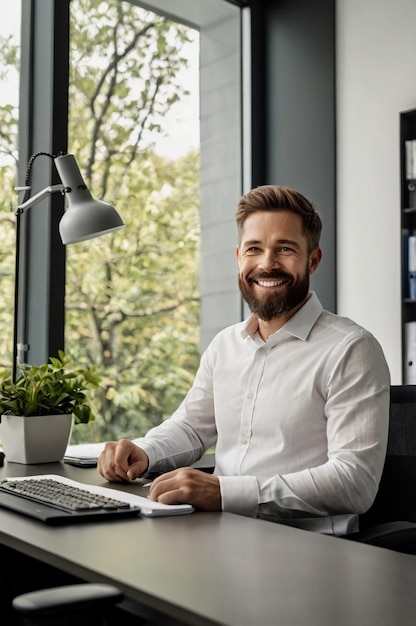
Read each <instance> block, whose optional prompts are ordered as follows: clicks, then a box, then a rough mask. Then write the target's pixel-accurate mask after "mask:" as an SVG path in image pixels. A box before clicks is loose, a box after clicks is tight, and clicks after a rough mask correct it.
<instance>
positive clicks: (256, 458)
mask: <svg viewBox="0 0 416 626" xmlns="http://www.w3.org/2000/svg"><path fill="white" fill-rule="evenodd" d="M389 392H390V377H389V371H388V368H387V364H386V361H385V358H384V355H383V352H382V349H381V347H380V345H379V343H378V342H377V341H376V339H375V338H374V337H373V336H372V335H371V334H370V333H369V332H368V331H366V330H365V329H363V328H361V327H360V326H358V325H357V324H355V323H354V322H352V321H351V320H349V319H347V318H343V317H340V316H337V315H334V314H333V313H329V312H328V311H324V310H323V308H322V305H321V303H320V302H319V300H318V298H317V296H316V295H315V294H314V293H312V295H311V297H310V298H309V300H308V301H307V302H306V303H305V304H304V306H303V307H302V308H301V309H300V310H299V311H298V312H297V313H296V314H295V315H294V316H293V317H292V318H291V319H290V320H289V321H288V322H287V323H286V324H285V325H284V326H283V327H282V328H281V329H280V330H278V331H277V332H276V333H274V334H273V335H271V336H270V337H268V339H267V341H263V340H262V339H261V337H260V335H259V334H258V321H257V318H256V317H255V316H253V315H252V316H251V317H250V318H249V319H248V321H247V322H242V323H239V324H236V325H234V326H231V327H229V328H226V329H225V330H223V331H221V332H220V333H219V334H218V335H217V336H216V337H215V338H214V340H213V341H212V342H211V344H210V345H209V347H208V348H207V350H206V351H205V353H204V354H203V355H202V358H201V363H200V367H199V369H198V372H197V374H196V377H195V381H194V384H193V386H192V388H191V389H190V391H189V393H188V394H187V396H186V398H185V399H184V401H183V402H182V404H181V405H180V407H179V408H178V410H177V411H176V412H175V413H174V414H173V416H172V417H171V418H170V419H168V420H166V421H165V422H163V423H162V424H161V425H160V426H158V427H156V428H153V429H152V430H150V431H149V432H148V434H147V435H146V437H144V438H141V439H136V440H135V443H136V444H137V445H139V446H140V447H141V448H142V449H143V450H144V451H145V452H146V453H147V455H148V457H149V461H150V465H149V470H150V471H167V470H171V469H174V468H176V467H179V466H184V465H191V464H192V463H194V462H195V461H196V460H197V459H199V458H200V457H201V456H202V454H203V453H204V452H205V450H206V449H207V448H209V447H210V446H212V445H213V444H214V443H216V451H215V458H216V467H215V474H216V475H217V476H218V477H219V481H220V487H221V497H222V506H223V510H224V511H229V512H233V513H238V514H242V515H249V516H260V517H264V518H267V519H276V520H279V519H290V518H291V517H297V516H299V515H303V516H305V515H306V516H308V515H311V516H314V515H316V516H325V515H336V514H342V513H355V514H357V513H362V512H364V511H366V510H367V509H368V508H369V507H370V505H371V503H372V502H373V499H374V497H375V495H376V492H377V488H378V483H379V480H380V476H381V472H382V468H383V463H384V458H385V453H386V446H387V434H388V420H389Z"/></svg>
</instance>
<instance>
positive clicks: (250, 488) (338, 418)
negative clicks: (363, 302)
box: [219, 334, 390, 519]
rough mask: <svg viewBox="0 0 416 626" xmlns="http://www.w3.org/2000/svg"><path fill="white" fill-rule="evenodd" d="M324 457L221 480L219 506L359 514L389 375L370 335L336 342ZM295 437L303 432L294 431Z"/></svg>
mask: <svg viewBox="0 0 416 626" xmlns="http://www.w3.org/2000/svg"><path fill="white" fill-rule="evenodd" d="M325 387H326V404H325V416H326V420H327V441H328V460H327V462H326V463H324V464H322V465H320V466H318V467H312V468H307V469H304V470H301V471H298V472H294V473H291V474H282V475H276V476H272V477H270V478H266V479H262V478H255V477H247V476H241V477H232V476H230V477H228V476H223V477H220V478H219V479H220V483H221V493H222V501H223V510H225V511H229V512H234V513H239V514H245V515H250V516H260V517H264V518H270V519H293V518H294V517H296V516H302V515H305V513H306V514H307V515H311V516H314V515H316V516H322V515H333V514H341V513H358V514H359V513H363V512H365V511H366V510H367V509H368V508H369V507H370V506H371V504H372V502H373V500H374V498H375V495H376V493H377V489H378V484H379V481H380V477H381V473H382V470H383V465H384V459H385V454H386V448H387V436H388V422H389V396H390V376H389V371H388V368H387V364H386V362H385V358H384V355H383V352H382V350H381V348H380V346H379V344H378V342H377V341H376V340H375V339H374V338H373V337H372V336H371V335H369V334H366V335H364V336H359V337H356V336H354V337H352V338H351V337H350V338H348V339H347V340H346V341H344V342H342V343H340V345H338V346H335V347H334V351H333V353H332V356H331V358H330V359H328V363H327V368H326V377H325ZM298 436H300V437H301V436H302V433H299V435H298Z"/></svg>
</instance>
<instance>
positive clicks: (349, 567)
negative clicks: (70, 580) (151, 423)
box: [0, 463, 416, 626]
mask: <svg viewBox="0 0 416 626" xmlns="http://www.w3.org/2000/svg"><path fill="white" fill-rule="evenodd" d="M37 473H48V474H49V473H61V474H63V475H66V476H68V477H70V478H72V479H75V480H78V481H84V482H90V483H95V484H106V485H107V483H104V481H102V480H101V478H100V477H99V475H98V474H97V472H96V471H95V470H94V469H92V470H91V469H88V470H85V469H78V468H74V467H71V466H69V465H64V464H60V463H57V464H48V465H39V466H23V465H17V464H9V465H8V466H7V464H6V465H5V467H4V468H3V469H2V470H1V471H0V476H3V477H4V476H18V475H19V476H21V475H25V474H37ZM107 486H108V485H107ZM126 488H127V489H128V488H129V487H126ZM0 542H1V543H4V544H6V545H8V546H10V547H12V548H14V549H16V550H19V551H21V552H23V553H25V554H27V555H30V556H33V557H35V558H36V559H38V560H39V561H43V562H45V563H49V564H51V565H53V566H55V567H58V568H59V569H62V570H64V571H66V572H68V573H70V574H73V575H75V576H77V577H79V578H81V579H83V580H85V581H94V582H108V583H111V584H115V585H116V586H118V587H119V588H120V589H121V590H122V591H123V592H124V594H125V595H126V597H127V598H129V599H131V600H133V601H134V602H135V603H139V604H140V605H142V606H144V607H147V608H149V609H152V610H156V611H157V612H158V613H162V614H165V615H166V616H170V617H172V618H174V619H177V620H179V621H180V622H182V623H184V624H194V625H197V626H204V625H213V624H223V625H230V626H231V625H233V626H280V625H282V626H326V625H328V626H329V625H330V626H333V625H334V624H336V625H337V626H393V625H394V626H396V625H397V626H407V625H409V626H410V625H412V626H413V624H414V623H415V621H416V557H414V556H408V555H403V554H399V553H395V552H391V551H388V550H384V549H381V548H374V547H372V546H365V545H360V544H356V543H354V542H348V541H346V540H343V539H336V538H334V537H325V536H322V535H317V534H314V533H309V532H307V531H302V530H298V529H295V528H289V527H285V526H279V525H278V524H272V523H269V522H264V521H260V520H253V519H248V518H244V517H240V516H236V515H231V514H224V513H193V514H192V515H186V516H182V517H169V518H157V519H146V518H140V519H137V520H134V519H133V520H122V521H117V522H112V521H111V522H105V523H100V524H85V525H82V526H67V527H62V528H50V527H48V526H46V525H44V524H42V523H40V522H35V521H32V520H30V519H28V518H25V517H21V516H19V515H17V514H14V513H11V512H7V511H5V510H1V509H0ZM166 623H169V622H168V619H167V621H166Z"/></svg>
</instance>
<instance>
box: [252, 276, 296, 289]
mask: <svg viewBox="0 0 416 626" xmlns="http://www.w3.org/2000/svg"><path fill="white" fill-rule="evenodd" d="M253 282H255V283H256V285H259V286H260V287H266V288H270V287H280V286H281V285H286V284H287V283H288V282H289V281H288V280H287V279H283V278H282V279H279V280H254V281H253Z"/></svg>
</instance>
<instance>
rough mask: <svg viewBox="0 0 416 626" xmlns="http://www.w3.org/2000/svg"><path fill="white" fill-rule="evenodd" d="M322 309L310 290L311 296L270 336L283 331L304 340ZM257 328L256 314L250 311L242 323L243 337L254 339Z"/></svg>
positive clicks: (316, 297)
mask: <svg viewBox="0 0 416 626" xmlns="http://www.w3.org/2000/svg"><path fill="white" fill-rule="evenodd" d="M322 311H323V307H322V304H321V303H320V301H319V298H318V296H317V295H316V293H315V292H314V291H312V292H311V297H310V298H309V299H308V300H307V301H306V302H305V304H304V305H303V306H302V307H301V308H300V309H299V311H297V312H296V313H295V315H294V316H293V317H291V318H290V320H288V321H287V322H286V324H285V325H284V326H282V328H280V329H279V330H278V331H276V333H274V335H271V337H274V336H275V335H277V333H283V332H284V333H287V334H289V335H293V336H294V337H297V338H298V339H301V340H302V341H306V339H307V338H308V336H309V333H310V332H311V330H312V328H313V326H314V325H315V322H316V320H317V319H318V317H319V316H320V314H321V313H322ZM258 330H259V322H258V318H257V315H255V314H254V313H252V314H251V315H250V317H249V318H248V320H247V322H246V323H245V325H244V328H243V330H242V335H243V337H251V338H253V339H254V338H255V337H256V335H257V333H258ZM269 339H270V337H269Z"/></svg>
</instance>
